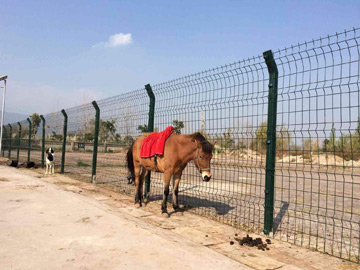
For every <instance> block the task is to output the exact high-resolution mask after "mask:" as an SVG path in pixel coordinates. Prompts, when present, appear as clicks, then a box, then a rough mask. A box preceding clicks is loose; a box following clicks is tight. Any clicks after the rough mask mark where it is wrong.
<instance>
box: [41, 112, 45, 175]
mask: <svg viewBox="0 0 360 270" xmlns="http://www.w3.org/2000/svg"><path fill="white" fill-rule="evenodd" d="M40 118H41V121H42V138H41V168H44V166H45V118H44V116H42V115H40Z"/></svg>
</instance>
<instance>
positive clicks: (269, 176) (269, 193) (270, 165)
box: [263, 50, 278, 234]
mask: <svg viewBox="0 0 360 270" xmlns="http://www.w3.org/2000/svg"><path fill="white" fill-rule="evenodd" d="M263 56H264V59H265V62H266V66H267V68H268V72H269V96H268V121H267V139H266V145H267V147H266V172H265V213H264V233H265V234H269V233H270V232H271V231H272V229H273V222H274V187H275V155H276V112H277V95H278V69H277V66H276V62H275V60H274V56H273V53H272V51H271V50H270V51H266V52H264V53H263Z"/></svg>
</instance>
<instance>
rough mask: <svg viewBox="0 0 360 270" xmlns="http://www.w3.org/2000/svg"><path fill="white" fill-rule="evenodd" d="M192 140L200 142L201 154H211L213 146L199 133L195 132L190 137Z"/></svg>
mask: <svg viewBox="0 0 360 270" xmlns="http://www.w3.org/2000/svg"><path fill="white" fill-rule="evenodd" d="M190 136H191V137H192V138H193V139H194V140H197V141H199V142H200V144H201V147H202V150H203V152H205V153H210V154H211V153H212V151H213V148H214V146H213V145H212V144H211V143H209V141H208V140H206V138H205V137H204V136H203V135H202V134H201V133H200V132H195V133H193V134H191V135H190Z"/></svg>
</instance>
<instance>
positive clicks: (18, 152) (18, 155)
mask: <svg viewBox="0 0 360 270" xmlns="http://www.w3.org/2000/svg"><path fill="white" fill-rule="evenodd" d="M17 123H18V125H19V138H18V140H19V145H18V149H17V153H16V160H17V161H19V158H20V148H21V124H20V122H17Z"/></svg>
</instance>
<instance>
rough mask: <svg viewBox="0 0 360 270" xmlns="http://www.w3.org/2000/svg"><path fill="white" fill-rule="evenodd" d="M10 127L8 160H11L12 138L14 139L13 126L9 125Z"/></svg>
mask: <svg viewBox="0 0 360 270" xmlns="http://www.w3.org/2000/svg"><path fill="white" fill-rule="evenodd" d="M8 126H9V154H8V155H9V156H8V158H9V159H10V158H11V137H12V126H11V124H8Z"/></svg>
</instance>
